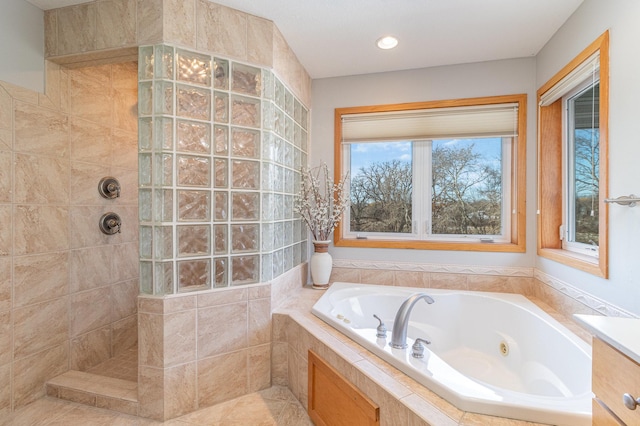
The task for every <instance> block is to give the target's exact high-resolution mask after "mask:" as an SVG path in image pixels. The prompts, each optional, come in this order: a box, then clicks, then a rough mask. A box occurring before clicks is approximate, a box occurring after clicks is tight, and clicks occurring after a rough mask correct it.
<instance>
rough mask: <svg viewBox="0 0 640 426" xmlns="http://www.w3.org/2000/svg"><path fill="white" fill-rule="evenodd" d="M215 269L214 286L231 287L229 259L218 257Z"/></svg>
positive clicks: (215, 259) (214, 261)
mask: <svg viewBox="0 0 640 426" xmlns="http://www.w3.org/2000/svg"><path fill="white" fill-rule="evenodd" d="M213 267H214V276H213V285H214V286H216V287H227V286H228V285H229V280H228V273H229V259H227V258H226V257H216V258H214V259H213Z"/></svg>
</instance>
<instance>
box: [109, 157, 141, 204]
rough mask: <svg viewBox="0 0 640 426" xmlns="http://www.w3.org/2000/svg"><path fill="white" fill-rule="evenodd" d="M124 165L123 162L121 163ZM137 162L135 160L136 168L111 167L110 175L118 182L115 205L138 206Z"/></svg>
mask: <svg viewBox="0 0 640 426" xmlns="http://www.w3.org/2000/svg"><path fill="white" fill-rule="evenodd" d="M122 164H124V161H123V163H122ZM137 165H138V160H137V158H136V168H134V169H127V168H121V167H111V173H110V174H111V175H112V176H114V177H115V178H117V179H118V182H120V188H121V189H120V197H119V198H118V199H117V200H116V202H115V204H116V205H125V204H126V205H130V206H136V207H137V206H138V167H137Z"/></svg>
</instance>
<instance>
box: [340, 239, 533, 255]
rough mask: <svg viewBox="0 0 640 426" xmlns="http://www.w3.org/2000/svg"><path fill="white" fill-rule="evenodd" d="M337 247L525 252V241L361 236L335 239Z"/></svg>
mask: <svg viewBox="0 0 640 426" xmlns="http://www.w3.org/2000/svg"><path fill="white" fill-rule="evenodd" d="M333 245H334V246H336V247H360V248H390V249H412V250H450V251H476V252H504V253H524V252H525V250H526V248H525V245H524V243H522V244H517V243H479V242H473V243H469V242H453V241H407V240H374V239H360V238H357V239H356V238H339V237H336V239H335V241H334V244H333Z"/></svg>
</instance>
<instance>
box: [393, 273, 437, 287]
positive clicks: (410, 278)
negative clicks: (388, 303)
mask: <svg viewBox="0 0 640 426" xmlns="http://www.w3.org/2000/svg"><path fill="white" fill-rule="evenodd" d="M393 284H394V285H397V286H401V287H416V288H426V287H429V274H428V273H424V272H414V271H394V273H393Z"/></svg>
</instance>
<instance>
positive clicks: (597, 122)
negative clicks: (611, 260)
mask: <svg viewBox="0 0 640 426" xmlns="http://www.w3.org/2000/svg"><path fill="white" fill-rule="evenodd" d="M608 40H609V39H608V33H605V34H603V35H602V36H600V37H599V38H598V39H597V40H596V41H595V42H593V43H592V44H591V45H590V46H589V47H588V48H587V49H585V50H584V51H583V52H581V53H580V55H578V56H577V57H576V58H575V59H574V60H573V61H571V62H570V63H569V64H568V65H567V66H566V67H565V68H563V70H561V71H560V72H559V73H558V74H556V75H555V76H554V77H553V78H552V79H551V80H549V81H548V82H547V83H546V84H545V85H544V86H542V87H541V88H540V89H539V90H538V98H539V114H538V129H539V132H538V133H539V140H538V155H539V159H538V164H539V166H538V188H539V194H538V254H539V255H540V256H542V257H546V258H549V259H553V260H555V261H558V262H561V263H564V264H567V265H569V266H572V267H575V268H578V269H581V270H584V271H587V272H590V273H592V274H595V275H599V276H602V277H607V269H608V259H607V226H606V224H607V217H608V216H607V213H608V211H607V207H606V205H605V204H604V199H605V198H606V196H607V194H606V192H607V186H608V185H607V181H608V180H607V164H606V158H607V151H608V144H607V142H608V141H607V128H608V72H609V69H608ZM601 160H602V161H601Z"/></svg>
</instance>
